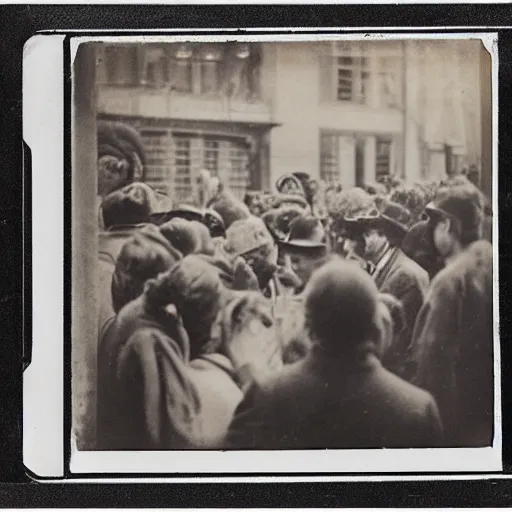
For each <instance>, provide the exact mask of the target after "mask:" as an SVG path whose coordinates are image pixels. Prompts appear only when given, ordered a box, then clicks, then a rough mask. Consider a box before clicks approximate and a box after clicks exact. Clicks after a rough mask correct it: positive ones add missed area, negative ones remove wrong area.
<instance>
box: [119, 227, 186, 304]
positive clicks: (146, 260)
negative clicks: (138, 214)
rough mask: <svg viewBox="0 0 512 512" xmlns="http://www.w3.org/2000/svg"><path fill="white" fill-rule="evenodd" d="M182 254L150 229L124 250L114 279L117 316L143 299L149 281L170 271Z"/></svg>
mask: <svg viewBox="0 0 512 512" xmlns="http://www.w3.org/2000/svg"><path fill="white" fill-rule="evenodd" d="M180 258H181V254H180V253H179V252H177V251H175V250H174V249H173V248H172V247H171V246H169V245H168V244H167V241H166V239H165V238H163V237H162V235H160V233H159V232H158V230H157V228H153V226H147V227H146V228H144V230H141V231H140V232H139V233H137V234H135V235H134V236H133V237H132V238H130V239H129V240H128V241H127V242H126V243H125V244H124V245H123V247H122V248H121V252H120V253H119V256H118V258H117V261H116V266H115V269H114V274H113V276H112V284H111V296H112V306H113V308H114V311H115V312H116V313H119V311H120V310H121V309H122V308H123V307H124V306H125V305H126V304H128V303H129V302H131V301H132V300H134V299H136V298H137V297H139V296H140V295H141V293H142V292H143V290H144V285H145V283H146V282H147V281H148V279H152V278H154V277H156V276H157V275H158V274H160V273H162V272H165V271H167V270H169V269H170V268H171V266H172V265H174V263H176V261H178V260H179V259H180Z"/></svg>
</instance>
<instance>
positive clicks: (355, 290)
mask: <svg viewBox="0 0 512 512" xmlns="http://www.w3.org/2000/svg"><path fill="white" fill-rule="evenodd" d="M378 303H379V292H378V290H377V286H376V284H375V282H374V280H373V279H372V278H371V276H370V275H368V273H367V272H365V271H364V270H363V269H361V268H360V267H359V265H357V264H355V263H353V262H350V261H346V260H343V259H341V258H339V257H335V258H333V259H332V260H331V261H330V262H328V263H327V264H325V265H324V266H323V267H320V268H319V269H318V270H317V271H316V272H314V273H313V275H312V277H311V279H310V281H309V283H308V284H307V286H306V290H305V317H306V326H307V328H308V330H309V332H310V334H311V335H312V338H313V339H314V340H316V341H317V342H318V343H319V344H320V345H322V346H323V347H324V349H326V350H327V351H328V352H331V353H346V352H351V351H352V350H354V349H356V348H357V346H358V345H360V344H362V343H364V342H368V341H373V342H378V341H379V336H380V326H379V318H378Z"/></svg>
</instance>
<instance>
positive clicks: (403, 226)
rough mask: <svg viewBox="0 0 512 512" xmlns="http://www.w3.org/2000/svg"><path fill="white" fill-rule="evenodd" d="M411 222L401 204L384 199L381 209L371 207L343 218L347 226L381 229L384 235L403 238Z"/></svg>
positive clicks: (409, 216) (408, 213)
mask: <svg viewBox="0 0 512 512" xmlns="http://www.w3.org/2000/svg"><path fill="white" fill-rule="evenodd" d="M410 222H411V213H410V212H409V210H408V209H407V208H405V207H404V206H402V205H401V204H398V203H394V202H392V201H386V203H385V204H384V206H383V208H382V210H381V211H379V210H377V209H376V208H373V209H372V210H370V211H369V212H367V213H364V214H362V215H358V216H357V217H355V218H349V219H345V223H346V225H347V227H349V228H350V227H352V229H354V228H356V227H359V228H360V229H371V228H375V229H381V230H382V231H383V232H384V233H385V234H386V235H391V236H393V237H395V238H396V237H399V238H403V237H404V236H405V235H406V234H407V232H408V230H409V225H410Z"/></svg>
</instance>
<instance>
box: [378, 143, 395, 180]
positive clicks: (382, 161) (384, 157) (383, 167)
mask: <svg viewBox="0 0 512 512" xmlns="http://www.w3.org/2000/svg"><path fill="white" fill-rule="evenodd" d="M390 156H391V140H390V139H386V138H380V137H378V138H377V147H376V163H375V169H376V176H377V178H381V177H383V176H388V175H389V174H390V164H391V162H390V160H391V159H390Z"/></svg>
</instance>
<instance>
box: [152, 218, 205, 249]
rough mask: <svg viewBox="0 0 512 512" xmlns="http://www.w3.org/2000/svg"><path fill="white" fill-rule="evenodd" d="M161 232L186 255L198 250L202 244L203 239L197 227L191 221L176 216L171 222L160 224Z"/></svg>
mask: <svg viewBox="0 0 512 512" xmlns="http://www.w3.org/2000/svg"><path fill="white" fill-rule="evenodd" d="M160 233H162V235H164V236H165V238H166V239H167V240H168V241H169V243H170V244H171V245H172V246H173V247H174V248H175V249H178V251H180V252H181V254H183V256H186V255H187V254H192V253H195V252H198V250H199V248H200V246H201V239H200V238H199V234H198V232H197V229H196V227H195V226H194V224H192V222H191V221H189V220H185V219H181V218H179V217H175V218H174V219H171V220H170V221H169V222H166V223H165V224H163V225H162V226H160Z"/></svg>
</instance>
